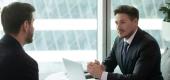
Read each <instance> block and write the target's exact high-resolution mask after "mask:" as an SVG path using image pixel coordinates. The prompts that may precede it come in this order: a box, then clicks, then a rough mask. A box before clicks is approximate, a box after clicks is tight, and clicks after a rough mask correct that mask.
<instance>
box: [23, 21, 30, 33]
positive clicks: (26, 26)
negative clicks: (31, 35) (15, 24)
mask: <svg viewBox="0 0 170 80" xmlns="http://www.w3.org/2000/svg"><path fill="white" fill-rule="evenodd" d="M22 28H23V31H24V32H27V31H28V30H29V22H28V21H27V20H25V21H24V23H23V26H22Z"/></svg>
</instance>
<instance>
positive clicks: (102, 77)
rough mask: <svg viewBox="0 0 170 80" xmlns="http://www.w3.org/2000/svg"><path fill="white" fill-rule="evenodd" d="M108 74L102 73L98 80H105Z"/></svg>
mask: <svg viewBox="0 0 170 80" xmlns="http://www.w3.org/2000/svg"><path fill="white" fill-rule="evenodd" d="M107 75H108V72H103V73H102V76H101V79H100V80H107Z"/></svg>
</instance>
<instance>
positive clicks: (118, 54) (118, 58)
mask: <svg viewBox="0 0 170 80" xmlns="http://www.w3.org/2000/svg"><path fill="white" fill-rule="evenodd" d="M122 46H123V39H122V40H121V41H120V43H119V44H118V48H117V52H116V53H117V56H118V57H117V60H118V64H119V67H120V69H121V71H122V72H124V67H123V63H124V62H123V60H122V54H121V50H122V48H123V47H122Z"/></svg>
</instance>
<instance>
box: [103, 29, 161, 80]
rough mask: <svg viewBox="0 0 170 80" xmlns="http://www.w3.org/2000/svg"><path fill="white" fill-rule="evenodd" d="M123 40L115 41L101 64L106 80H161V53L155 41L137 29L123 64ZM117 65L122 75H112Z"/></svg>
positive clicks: (117, 39)
mask: <svg viewBox="0 0 170 80" xmlns="http://www.w3.org/2000/svg"><path fill="white" fill-rule="evenodd" d="M122 46H123V39H122V38H119V37H117V38H116V39H115V42H114V45H113V48H112V51H111V53H110V55H109V56H108V57H107V58H106V59H105V60H104V62H103V64H104V65H105V69H106V71H107V72H109V73H108V76H107V80H163V77H162V74H161V71H160V60H161V53H160V48H159V45H158V43H157V41H156V40H155V39H154V38H153V37H152V36H151V35H149V34H148V33H146V32H145V31H142V30H141V29H138V30H137V32H136V34H135V36H134V39H133V40H132V42H131V44H130V46H129V48H128V52H127V55H126V57H127V59H126V61H125V62H123V61H122V56H121V49H122ZM117 65H119V67H120V70H121V72H122V73H123V74H118V73H113V72H114V69H115V67H116V66H117Z"/></svg>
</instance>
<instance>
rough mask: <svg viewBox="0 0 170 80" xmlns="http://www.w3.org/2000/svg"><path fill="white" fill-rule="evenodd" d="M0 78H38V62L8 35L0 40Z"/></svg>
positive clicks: (33, 79)
mask: <svg viewBox="0 0 170 80" xmlns="http://www.w3.org/2000/svg"><path fill="white" fill-rule="evenodd" d="M0 80H38V64H37V62H36V61H35V60H33V59H32V58H31V57H30V56H29V55H27V54H26V53H25V51H24V50H23V48H22V46H21V45H20V44H19V42H18V41H17V40H16V39H14V38H13V37H12V36H10V35H5V36H4V37H3V38H2V39H1V40H0Z"/></svg>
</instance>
